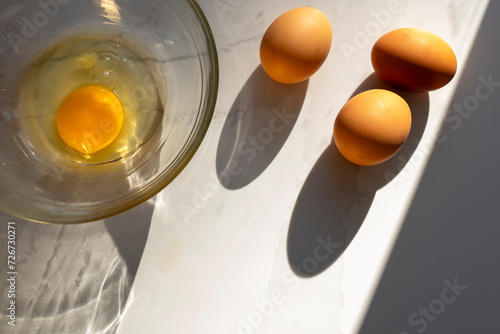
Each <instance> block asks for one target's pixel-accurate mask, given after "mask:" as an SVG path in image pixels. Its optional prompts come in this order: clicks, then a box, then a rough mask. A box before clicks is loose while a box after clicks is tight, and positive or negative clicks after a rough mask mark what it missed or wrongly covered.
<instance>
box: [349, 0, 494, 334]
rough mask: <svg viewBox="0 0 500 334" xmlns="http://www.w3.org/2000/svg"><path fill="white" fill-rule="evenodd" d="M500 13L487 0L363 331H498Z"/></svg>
mask: <svg viewBox="0 0 500 334" xmlns="http://www.w3.org/2000/svg"><path fill="white" fill-rule="evenodd" d="M499 16H500V2H499V1H491V2H490V4H489V7H488V9H487V12H486V14H485V17H484V19H483V22H482V25H481V27H480V30H479V32H478V35H477V37H476V41H475V43H474V45H473V46H472V49H471V54H470V56H469V58H468V60H467V64H466V66H465V70H464V72H463V74H462V75H461V77H460V78H456V80H460V81H459V83H458V87H457V90H456V92H455V95H454V97H453V99H452V103H451V105H450V111H449V114H448V115H447V117H446V119H445V122H444V124H443V127H442V135H441V140H440V142H439V143H437V144H436V146H435V148H434V152H433V154H432V155H431V157H430V160H429V163H428V165H427V168H426V170H425V172H424V175H423V178H422V180H421V183H420V185H419V188H418V190H417V192H416V195H415V198H414V200H413V202H412V205H411V207H410V209H409V212H408V214H407V216H406V219H405V221H404V224H403V226H402V229H401V232H400V234H399V237H398V239H397V241H396V243H395V246H394V249H393V251H392V254H391V256H390V258H389V261H388V263H387V266H386V268H385V271H384V273H383V275H382V278H381V281H380V282H379V285H378V287H377V290H376V292H375V295H374V297H373V300H372V301H371V305H370V307H369V309H368V312H367V314H366V316H365V318H364V322H363V324H362V327H361V329H360V331H359V334H372V333H396V334H414V333H415V334H419V333H428V334H432V333H439V334H442V333H454V334H471V333H481V334H497V333H500V322H499V321H498V311H499V310H500V286H499V283H498V282H500V265H499V264H500V243H499V242H498V239H499V236H500V209H499V207H500V205H499V204H500V177H499V176H498V172H499V170H500V153H499V150H498V148H499V147H500V132H499V130H498V129H499V124H500V112H499V105H500V67H499V66H498V59H500V43H499V38H498V33H499V31H500V30H499V29H500V28H499V24H498V17H499Z"/></svg>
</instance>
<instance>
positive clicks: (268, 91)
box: [216, 65, 309, 190]
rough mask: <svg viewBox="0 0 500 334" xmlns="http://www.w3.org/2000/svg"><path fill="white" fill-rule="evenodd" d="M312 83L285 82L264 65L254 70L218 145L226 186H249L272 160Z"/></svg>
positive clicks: (218, 167) (219, 165)
mask: <svg viewBox="0 0 500 334" xmlns="http://www.w3.org/2000/svg"><path fill="white" fill-rule="evenodd" d="M308 84H309V81H308V80H306V81H303V82H300V83H297V84H289V85H287V84H281V83H279V82H276V81H274V80H273V79H271V78H270V77H269V76H268V75H267V74H266V73H265V71H264V69H263V68H262V66H261V65H259V66H258V67H257V68H256V69H255V70H254V72H253V73H252V75H251V76H250V77H249V78H248V80H247V81H246V83H245V84H244V86H243V88H242V89H241V91H240V93H239V94H238V97H237V98H236V100H235V102H234V103H233V105H232V107H231V110H230V111H229V114H228V116H227V118H226V121H225V123H224V126H223V128H222V134H221V136H220V139H219V144H218V147H217V156H216V170H217V176H218V178H219V181H220V183H221V184H222V185H223V186H224V187H225V188H227V189H233V190H235V189H241V188H243V187H245V186H247V185H248V184H250V183H251V182H253V181H254V180H255V179H256V178H257V177H259V175H261V174H262V173H263V172H264V171H265V170H266V168H267V167H268V166H269V165H270V164H271V162H272V161H273V160H274V158H275V157H276V156H277V155H278V153H279V151H280V150H281V148H282V147H283V145H284V144H285V142H286V140H287V138H288V136H289V135H290V133H291V131H292V129H293V127H294V125H295V123H296V121H297V118H298V117H299V114H300V110H301V109H302V105H303V104H304V99H305V96H306V92H307V87H308Z"/></svg>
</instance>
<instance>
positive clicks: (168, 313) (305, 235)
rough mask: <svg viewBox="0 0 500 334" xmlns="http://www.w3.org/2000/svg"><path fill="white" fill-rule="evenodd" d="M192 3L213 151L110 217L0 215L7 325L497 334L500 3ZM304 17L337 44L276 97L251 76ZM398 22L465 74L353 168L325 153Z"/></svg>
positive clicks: (259, 74) (228, 332) (194, 331)
mask: <svg viewBox="0 0 500 334" xmlns="http://www.w3.org/2000/svg"><path fill="white" fill-rule="evenodd" d="M199 3H200V5H201V7H202V8H203V10H204V11H205V14H206V16H207V19H208V21H209V23H210V24H211V26H212V29H213V32H214V35H215V40H216V43H217V47H218V51H219V52H218V54H219V62H220V86H219V92H220V94H219V98H218V101H217V105H216V110H215V115H214V119H213V122H212V124H211V126H210V129H209V131H208V133H207V136H206V138H205V140H204V142H203V144H202V146H201V147H200V149H199V151H198V152H197V153H196V155H195V157H194V158H193V160H192V161H191V163H190V164H189V165H188V166H187V168H186V169H185V170H184V171H183V172H182V173H181V174H180V175H179V177H178V178H177V179H176V180H175V181H174V182H173V183H172V184H170V185H169V186H168V187H167V188H166V189H165V190H164V191H162V192H161V193H160V194H159V195H158V196H157V197H156V198H155V199H153V200H151V201H149V202H148V203H146V204H144V205H142V206H140V207H138V208H136V209H134V210H132V211H130V212H126V213H124V214H122V215H119V216H116V217H112V218H110V219H106V220H105V221H101V222H96V223H92V224H86V225H78V226H49V225H38V224H34V223H29V222H23V221H21V220H19V219H15V218H11V217H7V216H6V215H0V219H1V220H2V226H4V222H6V221H7V220H15V221H16V224H17V227H18V231H19V234H18V243H19V247H20V251H19V252H20V253H19V257H18V258H19V265H18V266H19V268H18V270H19V276H18V277H19V279H18V283H19V285H18V291H19V296H18V301H19V310H18V312H19V313H18V314H19V319H18V326H17V327H16V328H11V327H8V326H6V323H7V320H8V319H7V320H6V318H5V317H3V319H2V320H1V323H0V328H5V331H2V333H73V334H74V333H119V334H129V333H130V334H132V333H187V334H240V333H242V334H243V333H244V334H251V333H261V334H275V333H290V334H303V333H315V334H327V333H328V334H334V333H335V334H337V333H339V334H340V333H343V334H345V333H349V334H351V333H360V334H365V333H366V334H368V333H395V334H413V333H424V332H425V333H464V334H465V333H499V332H500V324H498V322H497V315H496V313H498V309H500V289H499V288H498V284H497V282H498V281H499V278H500V271H499V269H498V268H499V266H498V263H500V262H499V260H500V255H499V254H500V244H499V243H498V242H496V235H497V234H498V232H500V227H498V223H499V222H500V211H499V210H498V209H497V206H498V198H499V195H498V189H500V187H499V186H500V184H499V182H500V181H499V180H500V178H498V177H497V175H496V172H497V171H498V170H499V167H500V166H499V163H500V158H499V154H498V149H497V146H498V145H497V144H500V135H499V134H498V131H497V128H498V126H497V124H498V122H497V121H500V114H499V113H498V112H497V110H496V109H497V104H498V102H500V94H499V93H498V92H497V90H499V87H500V83H498V82H500V68H499V67H498V60H497V59H499V56H500V47H498V37H497V36H496V34H497V32H498V23H497V17H498V15H499V14H500V4H499V2H498V1H495V0H491V1H487V0H477V1H465V0H443V1H431V0H420V1H416V0H399V1H398V0H376V1H368V0H356V1H354V0H352V1H320V0H317V1H313V0H309V1H298V0H294V1H291V0H286V1H285V0H278V1H273V2H272V4H271V3H270V2H269V1H262V0H257V1H242V0H200V1H199ZM300 6H313V7H317V8H319V9H321V10H322V11H323V12H324V13H325V14H326V15H327V16H328V17H329V19H330V21H331V23H332V27H333V46H332V50H331V53H330V55H329V57H328V59H327V60H326V62H325V64H324V65H323V67H322V68H321V69H320V70H319V71H318V72H317V73H316V74H315V75H314V76H313V77H312V78H311V79H310V80H309V81H308V82H306V83H303V84H299V85H294V86H284V85H279V84H276V83H274V82H272V81H271V80H270V79H269V78H268V77H267V76H266V75H265V74H264V73H263V71H262V69H261V68H260V67H259V56H258V49H259V44H260V39H261V37H262V35H263V33H264V31H265V29H266V28H267V26H268V25H269V24H270V23H271V22H272V21H273V20H274V19H275V18H276V17H277V16H278V15H280V14H281V13H283V12H285V11H287V10H288V9H292V8H295V7H300ZM406 26H413V27H419V28H424V29H427V30H429V31H432V32H434V33H436V34H437V35H439V36H441V37H442V38H443V39H445V40H446V41H447V42H448V43H449V44H450V45H451V46H452V47H453V49H454V50H455V52H456V54H457V58H458V60H459V70H458V73H457V76H456V77H455V79H454V80H453V81H452V82H451V83H450V84H449V85H447V86H446V87H444V88H442V89H440V90H438V91H435V92H431V93H429V94H419V95H408V96H405V97H406V98H407V99H408V102H409V104H410V107H411V108H412V113H413V122H414V125H413V128H412V132H411V134H410V137H409V139H408V141H407V143H406V144H405V146H404V148H403V149H402V150H401V151H400V152H399V153H398V154H397V155H396V156H395V157H394V158H393V159H391V160H390V161H389V162H387V163H384V164H382V165H380V166H376V167H356V166H354V165H352V164H350V163H347V162H346V161H345V160H344V159H343V158H342V157H341V156H340V155H339V153H338V152H337V150H336V148H335V146H334V145H332V144H331V138H332V129H333V122H334V120H335V117H336V115H337V113H338V111H339V110H340V108H341V107H342V105H343V104H344V103H345V102H346V101H347V100H348V99H349V97H350V96H352V95H353V94H354V93H355V92H359V91H360V90H363V89H367V88H371V87H378V86H379V85H380V84H379V83H378V82H377V80H376V78H375V77H374V76H373V74H372V73H373V69H372V67H371V63H370V52H371V46H372V45H373V43H374V42H375V40H376V39H377V38H378V37H379V36H381V35H382V34H383V33H385V32H388V31H390V30H392V29H395V28H399V27H406ZM488 82H489V84H488ZM478 92H481V93H485V94H482V95H478ZM488 93H489V94H488ZM486 95H487V97H486ZM460 106H462V107H460ZM460 108H462V109H460ZM270 122H282V124H283V125H284V126H283V127H280V129H282V130H280V131H272V130H270V126H269V124H270ZM266 136H267V137H266ZM239 145H242V147H245V148H247V149H249V150H252V151H253V153H252V156H253V157H254V158H253V159H244V158H245V157H243V156H242V155H241V154H239V155H238V154H235V153H234V147H236V146H239ZM249 154H250V153H249ZM249 160H250V161H249ZM4 230H6V228H4ZM3 233H4V231H0V238H3V239H5V234H3ZM68 240H71V242H68ZM2 252H4V250H3V249H2V250H1V251H0V255H1V256H3V257H2V258H6V255H5V256H4V255H3V254H4V253H2ZM2 268H3V267H2ZM5 272H6V270H3V269H2V273H1V275H4V273H5ZM3 277H4V276H0V278H1V279H2V280H3ZM0 293H1V294H2V295H1V296H2V297H1V298H3V296H4V295H6V294H7V291H6V287H3V288H2V289H0ZM2 305H3V304H2Z"/></svg>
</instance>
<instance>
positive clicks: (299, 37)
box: [260, 7, 332, 84]
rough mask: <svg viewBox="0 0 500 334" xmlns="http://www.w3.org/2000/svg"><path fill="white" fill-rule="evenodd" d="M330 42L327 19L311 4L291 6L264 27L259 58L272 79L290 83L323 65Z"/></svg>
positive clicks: (301, 79) (309, 74)
mask: <svg viewBox="0 0 500 334" xmlns="http://www.w3.org/2000/svg"><path fill="white" fill-rule="evenodd" d="M331 44H332V27H331V25H330V21H329V20H328V18H327V17H326V15H325V14H323V13H322V12H321V11H320V10H318V9H316V8H311V7H301V8H295V9H292V10H290V11H288V12H286V13H284V14H282V15H281V16H279V17H278V18H277V19H276V20H274V22H273V23H271V25H270V26H269V28H268V29H267V30H266V32H265V34H264V36H263V38H262V42H261V45H260V59H261V63H262V67H263V68H264V70H265V71H266V73H267V74H268V75H269V76H270V77H271V78H273V79H274V80H276V81H278V82H281V83H285V84H293V83H298V82H301V81H304V80H306V79H308V78H309V77H310V76H312V75H313V74H314V73H315V72H316V71H317V70H318V69H319V68H320V67H321V65H323V63H324V61H325V59H326V57H327V56H328V53H329V52H330V47H331Z"/></svg>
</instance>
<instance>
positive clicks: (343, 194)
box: [287, 73, 429, 277]
mask: <svg viewBox="0 0 500 334" xmlns="http://www.w3.org/2000/svg"><path fill="white" fill-rule="evenodd" d="M369 89H388V90H391V91H393V92H395V93H397V94H399V95H400V96H401V97H403V98H404V99H405V100H406V102H407V103H408V105H409V106H410V109H411V113H412V128H411V130H410V134H409V136H408V138H407V140H406V142H405V144H404V145H403V147H402V148H401V149H400V150H399V151H398V153H396V155H395V156H394V157H392V158H391V159H389V160H388V161H386V162H384V163H381V164H379V165H376V166H358V165H356V164H353V163H351V162H349V161H348V160H347V159H345V158H344V157H343V156H342V154H341V153H340V152H339V151H338V149H337V147H336V145H335V143H334V142H333V139H332V142H331V143H330V145H329V146H328V147H327V148H326V149H325V151H324V152H323V153H322V154H321V156H320V157H319V159H318V160H317V162H316V163H315V165H314V166H313V168H312V170H311V172H310V173H309V175H308V177H307V179H306V181H305V183H304V185H303V187H302V189H301V191H300V193H299V196H298V198H297V202H296V204H295V207H294V210H293V213H292V217H291V219H290V226H289V230H288V239H287V255H288V261H289V264H290V267H291V268H292V270H293V271H294V272H295V273H296V274H297V275H298V276H302V277H313V276H316V275H318V274H320V273H321V272H323V271H324V270H326V269H327V268H328V267H329V266H331V265H332V264H333V263H334V262H335V261H336V260H337V259H338V258H339V256H340V255H341V254H342V253H343V252H344V251H345V250H346V249H347V247H348V246H349V245H350V243H351V242H352V240H353V239H354V237H355V235H356V234H357V232H358V231H359V229H360V227H361V225H362V224H363V221H364V219H365V218H366V215H367V214H368V212H369V210H370V207H371V204H372V202H373V199H374V197H375V193H376V192H377V190H379V189H381V188H382V187H384V186H386V185H387V184H389V183H390V182H391V181H392V180H393V179H394V178H395V177H396V176H397V175H398V174H400V173H401V172H402V171H406V170H407V168H405V167H408V162H409V160H410V158H411V157H412V156H413V155H414V154H415V152H417V151H418V150H417V148H418V145H419V143H420V141H421V139H422V136H423V133H424V130H425V126H426V124H427V119H428V115H429V94H428V93H421V94H414V93H406V92H401V91H398V90H395V89H393V88H391V87H389V86H387V85H386V84H385V83H383V82H382V81H381V80H380V79H379V78H378V76H377V75H376V74H375V73H372V74H371V75H370V76H368V77H367V78H366V79H365V80H364V81H363V82H362V83H361V84H360V85H359V86H358V87H357V88H356V90H355V91H354V92H353V94H352V96H351V97H353V96H355V95H357V94H359V93H361V92H363V91H366V90H369ZM332 128H333V124H332ZM410 167H411V166H410Z"/></svg>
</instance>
